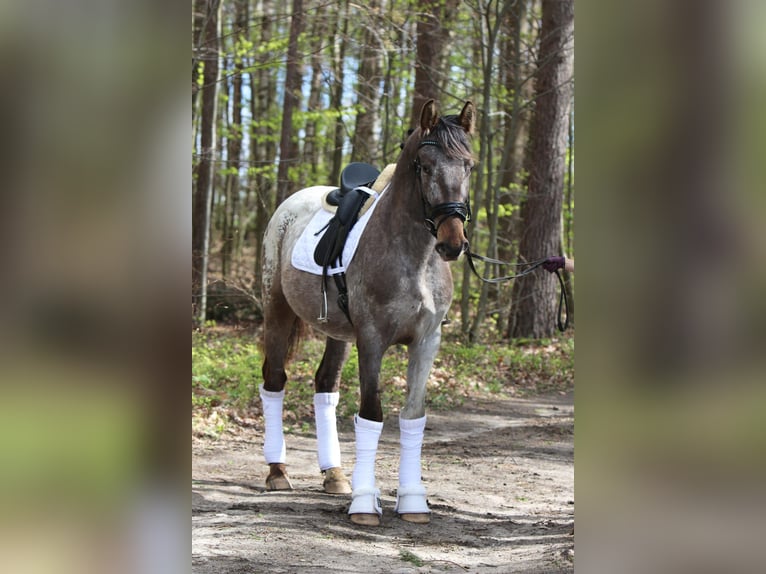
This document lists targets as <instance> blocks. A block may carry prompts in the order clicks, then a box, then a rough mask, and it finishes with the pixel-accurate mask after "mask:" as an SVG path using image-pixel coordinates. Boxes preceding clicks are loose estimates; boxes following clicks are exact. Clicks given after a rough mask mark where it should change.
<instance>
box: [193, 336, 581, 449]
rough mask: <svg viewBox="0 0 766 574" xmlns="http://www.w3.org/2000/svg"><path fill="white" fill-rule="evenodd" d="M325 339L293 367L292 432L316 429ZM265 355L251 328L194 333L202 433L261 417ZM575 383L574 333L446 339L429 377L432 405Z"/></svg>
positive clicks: (349, 380) (309, 343) (350, 386)
mask: <svg viewBox="0 0 766 574" xmlns="http://www.w3.org/2000/svg"><path fill="white" fill-rule="evenodd" d="M323 350H324V342H323V340H322V339H320V338H318V337H309V338H308V339H307V340H306V341H304V342H303V343H302V344H301V346H300V347H299V349H298V351H297V353H296V356H295V358H294V359H293V361H292V362H291V363H290V365H289V366H288V376H289V377H290V379H289V381H288V384H287V393H286V395H285V409H284V413H285V414H284V416H285V425H286V426H287V427H289V429H290V430H291V431H292V432H297V433H307V432H311V429H312V428H313V395H314V386H313V377H314V372H315V370H316V368H317V366H318V365H319V362H320V360H321V357H322V352H323ZM262 360H263V357H262V355H261V351H260V349H259V348H258V345H257V337H256V335H255V333H254V332H253V331H252V330H243V329H235V328H232V327H224V326H216V325H215V324H208V325H207V326H206V328H205V329H204V330H203V331H195V332H193V333H192V414H193V427H194V429H195V432H197V433H201V434H205V435H209V436H213V437H215V436H218V435H220V433H221V432H223V431H224V430H225V428H226V425H227V424H228V422H227V421H230V420H231V419H234V420H237V421H238V422H248V421H250V422H253V424H254V421H257V420H258V419H259V417H260V414H261V413H260V399H259V397H258V386H259V385H260V384H261V382H262V378H261V362H262ZM358 366H359V358H358V355H357V350H356V347H353V348H352V351H351V355H350V357H349V360H348V362H347V363H346V365H345V366H344V367H343V371H342V373H341V397H340V404H339V406H338V415H339V417H340V418H344V419H350V418H351V416H352V415H353V414H354V413H355V412H356V410H357V405H358V398H359V389H358ZM406 372H407V349H406V348H405V347H403V346H396V347H392V348H391V349H389V350H388V352H387V353H386V355H385V356H384V358H383V364H382V367H381V372H380V382H381V400H382V402H383V408H384V411H385V412H386V413H389V414H390V413H393V412H396V411H398V409H400V408H401V407H402V406H403V405H404V399H405V394H406ZM573 386H574V337H573V336H572V335H568V336H566V337H563V338H560V339H549V340H548V339H543V340H525V341H516V342H514V343H513V344H508V342H499V343H494V344H481V345H478V344H477V345H465V344H463V343H461V342H460V341H459V340H454V339H448V338H445V340H443V342H442V346H441V349H440V352H439V355H438V356H437V358H436V360H435V362H434V367H433V369H432V371H431V376H430V378H429V381H428V395H427V396H428V399H427V400H428V409H429V410H445V409H450V408H454V407H456V406H459V405H461V404H462V403H463V402H464V401H465V399H466V398H468V397H485V398H486V397H490V398H491V397H513V396H529V395H535V394H543V393H552V392H565V391H568V390H571V389H572V388H573Z"/></svg>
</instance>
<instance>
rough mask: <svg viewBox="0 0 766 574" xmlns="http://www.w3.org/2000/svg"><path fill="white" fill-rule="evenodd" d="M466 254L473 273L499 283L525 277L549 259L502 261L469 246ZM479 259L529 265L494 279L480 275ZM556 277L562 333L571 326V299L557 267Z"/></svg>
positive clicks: (558, 315) (503, 263)
mask: <svg viewBox="0 0 766 574" xmlns="http://www.w3.org/2000/svg"><path fill="white" fill-rule="evenodd" d="M465 256H466V258H467V259H468V266H469V267H470V268H471V271H473V274H474V275H476V277H478V278H479V279H480V280H481V281H483V282H484V283H491V284H497V283H505V282H506V281H510V280H511V279H518V278H520V277H524V276H525V275H529V274H530V273H532V271H534V270H535V269H537V268H538V267H540V266H541V265H542V264H543V263H545V262H546V261H547V259H538V260H537V261H531V262H529V263H508V262H507V261H500V260H499V259H492V258H490V257H484V256H483V255H479V254H477V253H473V252H472V251H471V248H470V247H468V249H466V251H465ZM474 259H477V260H478V261H484V263H492V264H495V265H506V266H513V267H521V266H525V265H526V266H528V267H527V268H526V269H524V270H523V271H520V272H519V273H516V274H515V275H505V276H503V277H495V278H494V279H485V278H484V277H482V276H481V275H479V272H478V271H476V266H475V265H474V263H473V260H474ZM555 273H556V277H558V280H559V286H560V287H561V291H560V292H559V308H558V312H557V313H556V322H557V324H558V325H557V326H558V329H559V331H561V332H562V333H563V332H564V331H566V329H567V327H569V299H567V295H566V289H565V288H564V279H563V278H562V277H561V274H560V273H559V270H558V269H556V271H555ZM562 308H563V309H565V310H566V319H565V320H564V321H562V320H561V310H562Z"/></svg>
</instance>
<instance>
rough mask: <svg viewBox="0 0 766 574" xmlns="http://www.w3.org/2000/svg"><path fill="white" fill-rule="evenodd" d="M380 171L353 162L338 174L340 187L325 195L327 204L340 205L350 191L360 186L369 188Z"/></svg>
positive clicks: (366, 164)
mask: <svg viewBox="0 0 766 574" xmlns="http://www.w3.org/2000/svg"><path fill="white" fill-rule="evenodd" d="M379 175H380V171H379V170H378V168H376V167H375V166H372V165H370V164H369V163H362V162H358V161H357V162H354V163H350V164H348V165H347V166H346V167H344V168H343V171H342V172H341V174H340V187H339V188H338V189H334V190H332V191H331V192H330V193H328V194H327V203H329V204H330V205H340V204H341V203H342V202H343V198H344V197H346V196H347V195H348V193H349V192H350V191H352V190H353V189H355V188H357V187H359V186H360V185H366V186H370V185H372V184H373V183H375V180H376V179H378V176H379Z"/></svg>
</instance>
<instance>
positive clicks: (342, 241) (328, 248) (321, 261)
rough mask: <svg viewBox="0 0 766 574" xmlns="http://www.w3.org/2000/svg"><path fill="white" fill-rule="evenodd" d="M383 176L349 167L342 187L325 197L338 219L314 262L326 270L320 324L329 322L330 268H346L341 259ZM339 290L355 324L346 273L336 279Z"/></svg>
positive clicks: (340, 300)
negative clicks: (375, 184) (362, 213)
mask: <svg viewBox="0 0 766 574" xmlns="http://www.w3.org/2000/svg"><path fill="white" fill-rule="evenodd" d="M379 175H380V171H379V170H378V169H377V168H375V167H374V166H372V165H370V164H367V163H361V162H355V163H350V164H349V165H347V166H346V167H345V168H344V169H343V171H342V172H341V174H340V187H339V188H337V189H334V190H332V191H331V192H329V193H328V194H327V196H326V197H325V200H324V202H325V203H326V204H328V205H330V206H333V207H335V215H334V216H333V218H332V219H330V221H329V223H328V224H327V226H326V227H325V228H324V234H323V235H322V237H321V239H320V240H319V243H318V244H317V246H316V249H315V250H314V261H315V262H316V264H317V265H319V266H320V267H322V269H323V273H322V294H323V295H324V304H323V307H322V312H321V313H320V316H319V320H320V321H322V320H324V321H326V320H327V301H326V299H327V293H326V279H327V268H328V267H329V266H330V265H335V264H336V263H337V264H338V265H342V264H343V261H342V260H341V255H342V253H343V247H344V246H345V245H346V239H347V238H348V233H349V231H351V228H352V227H353V226H354V224H355V223H356V222H357V221H358V219H359V213H360V211H361V210H362V207H363V206H364V205H365V203H366V202H367V200H369V199H370V198H371V197H373V194H374V193H375V192H374V191H373V190H372V189H370V186H371V185H372V184H373V183H374V182H375V180H376V179H377V177H378V176H379ZM333 278H334V279H335V282H336V285H337V287H338V292H339V294H338V306H339V307H340V308H341V310H342V311H343V313H344V314H345V315H346V318H347V319H348V320H349V322H351V317H350V316H349V313H348V294H347V289H346V276H345V273H337V274H335V275H333Z"/></svg>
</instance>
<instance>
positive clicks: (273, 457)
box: [259, 385, 285, 464]
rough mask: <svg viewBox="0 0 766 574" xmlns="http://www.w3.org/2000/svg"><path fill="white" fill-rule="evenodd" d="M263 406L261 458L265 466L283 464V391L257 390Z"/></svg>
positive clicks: (261, 388) (261, 387)
mask: <svg viewBox="0 0 766 574" xmlns="http://www.w3.org/2000/svg"><path fill="white" fill-rule="evenodd" d="M259 390H260V392H261V402H262V404H263V420H264V426H265V430H264V433H263V434H264V437H263V456H264V458H265V459H266V464H272V463H283V464H284V462H285V436H284V434H283V432H282V401H283V400H284V398H285V391H284V390H282V391H280V392H278V393H276V392H274V391H267V390H265V389H264V388H263V385H261V386H260V388H259Z"/></svg>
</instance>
